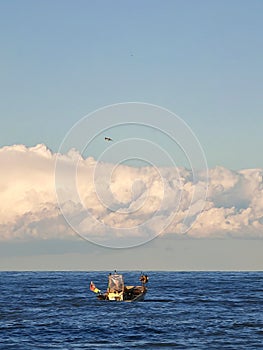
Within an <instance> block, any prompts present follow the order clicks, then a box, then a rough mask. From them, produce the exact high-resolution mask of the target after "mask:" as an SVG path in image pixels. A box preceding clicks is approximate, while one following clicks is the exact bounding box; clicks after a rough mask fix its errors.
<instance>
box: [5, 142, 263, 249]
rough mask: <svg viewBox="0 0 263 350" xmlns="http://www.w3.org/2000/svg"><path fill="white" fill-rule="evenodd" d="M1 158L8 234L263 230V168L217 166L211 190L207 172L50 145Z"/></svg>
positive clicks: (96, 237) (100, 236)
mask: <svg viewBox="0 0 263 350" xmlns="http://www.w3.org/2000/svg"><path fill="white" fill-rule="evenodd" d="M0 164H1V175H0V195H1V202H0V223H1V224H0V239H1V240H14V239H16V240H24V239H31V238H38V239H39V238H40V239H41V238H42V239H57V238H63V239H67V238H71V237H73V236H74V235H75V234H76V233H75V231H74V230H76V231H77V232H78V233H80V234H81V235H82V236H84V237H86V238H88V239H91V240H93V241H96V242H97V243H100V242H102V243H103V241H104V240H105V237H106V239H108V240H112V239H119V238H122V237H123V236H126V238H127V237H130V238H132V237H137V238H138V239H139V240H140V239H141V240H142V241H143V240H147V238H149V239H150V238H152V237H154V236H156V235H158V234H159V233H161V234H169V235H182V234H185V233H186V234H187V235H189V236H192V237H225V236H232V237H233V236H234V237H263V182H262V175H263V170H262V169H245V170H240V171H232V170H229V169H225V168H223V167H216V168H214V169H210V171H209V182H208V191H207V193H206V179H205V175H204V174H202V173H199V174H198V176H197V177H195V178H194V177H193V174H192V173H191V171H190V170H187V169H183V168H156V167H140V168H139V167H138V168H136V167H131V166H127V165H116V164H109V163H98V162H97V161H95V160H94V159H93V158H92V157H89V158H86V159H84V158H83V157H81V156H80V154H79V153H78V152H77V151H75V150H71V151H69V152H68V153H67V154H64V155H63V154H55V153H52V152H51V151H50V150H49V149H48V148H47V147H46V146H45V145H37V146H35V147H30V148H28V147H25V146H23V145H14V146H8V147H3V148H1V149H0ZM55 169H56V170H55ZM204 194H205V196H204ZM200 213H201V214H200ZM189 227H190V229H189ZM138 242H139V241H138Z"/></svg>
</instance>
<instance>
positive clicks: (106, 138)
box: [104, 137, 113, 141]
mask: <svg viewBox="0 0 263 350" xmlns="http://www.w3.org/2000/svg"><path fill="white" fill-rule="evenodd" d="M104 140H105V141H113V139H111V138H110V137H104Z"/></svg>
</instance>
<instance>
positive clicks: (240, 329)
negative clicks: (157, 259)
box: [0, 271, 263, 350]
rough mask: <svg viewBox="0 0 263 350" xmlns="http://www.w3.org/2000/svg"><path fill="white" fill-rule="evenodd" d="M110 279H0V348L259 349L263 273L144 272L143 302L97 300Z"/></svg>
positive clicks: (134, 276)
mask: <svg viewBox="0 0 263 350" xmlns="http://www.w3.org/2000/svg"><path fill="white" fill-rule="evenodd" d="M109 272H110V271H105V272H1V273H0V284H1V288H0V293H1V294H0V295H1V296H0V349H4V350H9V349H10V350H11V349H14V350H20V349H21V350H22V349H23V350H24V349H25V350H30V349H74V350H78V349H208V350H210V349H218V350H221V349H233V350H241V349H244V350H249V349H263V272H158V271H152V272H151V271H147V274H148V276H149V283H148V293H147V294H146V297H145V301H144V302H138V303H124V302H107V301H98V300H97V299H96V295H95V294H94V293H92V292H91V291H90V290H89V284H90V281H91V280H92V281H93V282H94V283H95V284H96V286H97V287H98V288H100V289H102V290H105V289H106V287H107V276H108V273H109ZM123 274H124V278H125V283H126V284H130V285H131V284H139V276H140V271H138V272H123Z"/></svg>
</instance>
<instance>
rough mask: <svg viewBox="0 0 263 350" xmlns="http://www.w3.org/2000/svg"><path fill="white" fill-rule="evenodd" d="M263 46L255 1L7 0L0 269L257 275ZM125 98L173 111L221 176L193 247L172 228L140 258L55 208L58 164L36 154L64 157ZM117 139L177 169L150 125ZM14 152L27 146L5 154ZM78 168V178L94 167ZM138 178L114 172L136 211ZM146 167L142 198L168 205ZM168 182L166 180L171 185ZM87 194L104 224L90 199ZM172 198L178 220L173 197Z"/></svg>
mask: <svg viewBox="0 0 263 350" xmlns="http://www.w3.org/2000/svg"><path fill="white" fill-rule="evenodd" d="M262 38H263V1H261V0H213V1H211V0H198V1H197V0H180V1H179V0H164V1H163V0H132V1H131V0H126V1H121V0H114V1H107V0H98V1H91V0H85V1H84V0H76V1H73V0H56V1H53V0H45V1H44V0H23V1H20V0H10V1H4V0H2V1H0V50H1V55H0V91H1V95H0V96H1V103H0V118H1V119H0V121H1V127H0V161H1V176H0V190H1V193H0V194H1V205H0V224H1V225H0V236H1V235H2V237H0V238H1V239H2V241H1V245H0V253H1V254H0V269H32V268H36V269H102V270H106V269H111V268H113V269H115V268H116V269H117V270H118V269H119V270H122V269H124V268H125V269H157V270H158V269H170V270H173V269H174V270H176V269H208V270H209V269H216V270H220V269H245V270H246V269H252V270H253V269H258V270H260V269H261V270H262V267H263V260H262V244H263V240H262V232H263V220H262V217H263V216H262V208H263V201H262V176H263V173H262V168H263V164H262V155H261V153H262V149H263V137H262V130H263V118H262V110H263V108H262V107H263V99H262V96H263V69H262V62H263V39H262ZM123 102H142V103H149V104H154V105H159V106H161V107H163V108H166V109H168V110H170V111H172V112H173V113H175V114H177V115H178V116H180V117H181V118H182V119H183V120H184V121H185V122H186V123H187V124H188V125H189V127H190V128H191V129H192V131H193V132H194V134H195V135H196V136H197V138H198V139H199V141H200V143H201V145H202V147H203V149H204V152H205V155H206V158H207V163H208V167H209V168H210V169H211V168H214V167H216V166H217V165H219V166H222V167H225V169H224V168H221V167H218V168H215V169H212V170H211V174H210V175H211V182H210V197H209V198H208V200H207V202H206V204H207V207H208V209H207V210H206V212H205V215H203V217H202V216H201V219H200V221H199V226H198V230H199V231H198V234H199V236H198V237H199V238H195V236H194V235H193V236H191V237H190V236H189V237H188V236H186V237H184V238H180V237H179V238H178V237H177V236H176V235H175V236H173V233H174V232H169V234H170V233H171V236H167V237H166V238H165V237H164V238H163V239H162V238H160V239H159V238H158V239H155V240H153V241H151V242H150V243H148V244H145V245H142V246H140V247H137V248H133V249H124V250H116V249H112V250H111V249H106V248H103V247H100V246H98V245H96V244H95V245H94V244H91V243H89V242H87V241H83V240H82V239H81V238H80V237H79V236H77V235H73V236H72V232H68V231H69V228H68V226H67V225H66V222H65V220H64V219H63V217H62V216H61V215H60V214H59V213H58V211H57V200H56V196H55V191H54V180H53V175H54V158H55V156H54V155H53V154H51V153H49V150H48V149H46V148H45V147H44V146H43V147H41V146H38V147H34V146H35V145H37V144H45V145H46V146H47V147H48V148H50V149H51V150H52V151H53V152H57V151H58V150H59V147H60V145H61V143H62V141H63V139H64V137H65V135H66V134H67V133H68V131H69V130H70V129H71V128H72V126H73V125H76V123H78V122H79V120H80V119H81V118H83V117H84V116H85V115H87V114H89V113H91V112H93V111H94V110H97V109H99V108H102V107H104V106H107V105H111V104H116V103H123ZM156 118H157V119H158V117H156ZM155 122H156V119H155ZM96 123H97V124H98V125H99V124H100V120H96ZM96 123H94V125H95V124H96ZM103 125H104V122H103V120H102V121H101V127H102V128H103ZM92 126H93V125H92ZM166 127H167V125H166ZM168 128H169V126H168ZM164 129H165V128H164ZM111 132H112V135H113V138H115V139H117V140H118V141H121V137H120V134H122V136H123V139H124V140H125V138H128V137H129V136H132V137H136V135H139V137H142V136H145V137H146V138H148V140H151V141H153V140H156V138H157V139H158V142H159V143H160V144H161V146H162V147H163V148H164V150H165V151H166V152H167V154H168V155H174V154H175V156H174V158H175V160H176V161H178V160H179V159H180V156H179V152H178V148H175V145H174V143H173V142H170V141H169V140H167V139H164V138H163V135H160V134H159V135H157V133H156V130H154V129H152V130H151V129H150V128H148V129H147V131H146V130H144V129H143V128H140V129H139V128H138V130H137V129H136V125H135V126H134V127H133V128H127V127H126V126H123V127H122V128H119V129H118V128H114V127H113V128H112V130H111ZM83 134H84V136H85V130H83ZM156 135H157V136H158V137H156ZM109 136H111V135H109ZM100 141H101V140H100V135H99V137H98V138H97V139H95V142H94V143H93V144H91V145H90V147H87V148H86V150H85V152H86V154H85V156H93V157H95V159H98V158H99V156H100V155H101V154H104V153H103V152H104V150H105V148H106V147H108V145H109V144H105V142H104V140H103V138H102V143H103V144H101V142H100ZM158 142H157V144H158ZM15 144H21V145H25V146H27V147H31V148H29V149H26V148H25V147H23V146H17V147H10V148H2V147H4V146H12V145H15ZM106 145H107V146H106ZM111 145H112V147H114V145H115V144H114V143H113V144H111ZM135 148H136V147H135ZM138 148H140V147H138ZM108 150H110V147H108ZM112 150H113V151H114V149H112ZM132 150H134V149H132ZM145 150H146V151H147V149H146V147H145ZM122 151H123V152H124V153H125V148H124V147H123V148H122ZM109 153H110V152H109ZM149 153H151V151H149ZM120 154H121V152H120ZM114 155H115V154H114ZM153 155H154V156H155V154H154V152H153ZM73 158H74V157H73ZM117 158H118V157H117ZM63 159H64V158H63ZM103 160H104V159H103ZM106 160H108V159H106ZM81 162H82V163H81ZM81 162H80V163H81V164H82V165H81V166H82V168H81V169H82V170H81V169H80V170H81V171H83V173H81V172H80V174H82V175H81V176H83V178H84V175H85V176H86V173H84V170H85V169H86V165H87V164H88V165H89V164H91V165H90V166H91V167H92V164H93V161H90V160H87V161H86V160H82V161H81ZM124 163H125V162H124ZM159 165H163V164H162V163H161V162H160V163H159V164H157V166H159ZM249 168H259V169H258V170H257V169H254V170H251V171H250V170H248V169H249ZM63 169H64V168H63ZM83 169H84V170H83ZM229 169H233V171H230V170H229ZM240 169H245V170H244V171H239V170H240ZM136 171H137V173H138V174H139V175H138V178H140V176H142V175H143V169H137V170H134V169H132V168H128V167H126V168H125V167H120V178H118V177H117V175H116V178H118V179H120V180H118V181H116V183H115V184H113V185H115V193H116V194H117V195H119V196H120V197H118V196H117V198H120V202H121V203H126V204H127V203H128V200H127V198H126V197H125V196H126V195H127V193H129V190H131V188H130V187H129V186H130V184H131V183H132V180H133V175H134V174H135V175H136V174H137V173H136ZM145 171H146V172H145V174H146V175H144V178H143V180H144V181H145V183H141V182H138V183H137V185H138V186H137V195H138V196H140V195H141V196H142V197H143V191H146V190H145V189H146V188H147V189H148V190H151V188H154V191H155V194H156V197H157V198H158V196H159V197H160V198H161V195H160V193H161V190H160V189H159V188H158V186H157V187H156V186H155V187H151V186H152V184H155V185H156V184H157V185H158V182H154V181H153V179H155V177H156V176H155V174H153V175H151V174H150V175H149V174H148V173H147V171H148V170H147V169H146V170H145ZM66 175H67V174H66ZM135 175H134V176H135ZM188 175H189V174H187V172H186V173H184V174H183V175H182V178H183V180H184V181H185V182H184V183H185V194H186V196H187V194H188V193H191V189H192V188H193V187H192V186H193V183H192V182H191V180H189V179H190V177H189V176H188ZM136 176H137V175H136ZM173 176H174V175H173V174H172V170H171V178H172V181H171V183H172V184H173V183H176V179H175V178H174V177H173ZM123 179H124V180H123ZM129 179H130V180H129ZM66 180H67V176H65V181H66ZM85 180H87V178H86V177H85ZM128 180H129V181H130V182H129V181H128ZM147 181H148V182H147ZM173 181H174V182H173ZM83 183H84V181H83ZM147 184H148V185H147ZM85 185H86V183H85ZM143 185H145V187H143ZM147 186H148V187H147ZM113 187H114V186H113ZM175 187H176V186H175ZM156 189H157V190H156ZM158 189H159V192H160V193H158ZM85 190H86V189H85ZM135 190H136V188H135ZM135 192H136V191H135ZM84 193H85V194H86V195H87V200H90V201H91V202H92V203H91V206H92V205H93V206H94V208H92V209H94V212H95V214H96V215H97V216H99V215H101V217H103V215H104V211H101V208H100V207H99V205H97V203H96V199H94V198H93V197H92V196H93V194H94V191H93V189H92V188H89V189H88V192H85V191H84ZM145 193H147V191H146V192H145ZM167 194H168V195H170V196H171V198H170V197H169V198H167V203H168V199H169V200H170V201H169V203H168V204H167V208H168V209H169V210H167V213H168V214H170V213H172V212H173V210H174V199H173V197H172V196H173V195H174V196H175V192H173V191H172V190H169V191H168V192H167ZM121 196H123V198H121ZM187 198H188V197H187ZM189 198H190V199H191V197H190V196H189ZM132 199H134V198H132ZM161 199H162V198H161ZM93 201H94V202H93ZM94 203H95V204H94ZM186 203H188V202H187V201H186ZM96 205H97V207H96ZM127 206H128V204H127ZM186 207H187V205H186ZM153 208H154V206H153ZM66 209H67V207H66ZM71 209H72V208H71V207H70V208H68V210H69V212H70V210H71ZM73 209H74V208H73ZM104 209H105V208H104ZM106 209H107V208H106ZM146 209H149V211H150V209H151V208H150V205H148V204H147V205H146ZM197 209H198V205H197ZM74 210H75V209H74ZM77 210H78V209H77ZM96 210H97V211H96ZM101 213H102V214H101ZM95 214H94V215H95ZM97 216H96V217H97ZM104 218H106V219H110V218H111V217H110V215H109V217H107V216H106V214H105V216H104ZM161 220H162V218H161ZM87 225H89V223H87ZM84 229H86V226H84ZM92 229H93V227H91V228H90V230H91V231H92ZM97 233H98V232H94V234H97ZM92 234H93V232H92ZM107 234H108V232H107ZM98 236H99V234H98ZM229 237H231V239H228V238H229ZM213 238H217V239H213ZM249 238H252V239H249ZM142 256H143V259H142V260H141V259H140V258H141V257H142ZM127 257H128V258H127ZM126 258H127V259H126ZM125 259H126V261H127V264H126V265H125V266H124V265H123V260H125ZM132 259H133V261H134V263H133V264H130V261H131V260H132ZM109 261H111V263H110V264H109ZM116 261H117V262H118V263H119V264H121V265H117V266H115V265H114V264H115V262H116ZM135 261H136V262H135ZM138 261H139V262H140V263H141V262H142V266H138V265H137V262H138Z"/></svg>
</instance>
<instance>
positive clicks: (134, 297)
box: [90, 271, 148, 302]
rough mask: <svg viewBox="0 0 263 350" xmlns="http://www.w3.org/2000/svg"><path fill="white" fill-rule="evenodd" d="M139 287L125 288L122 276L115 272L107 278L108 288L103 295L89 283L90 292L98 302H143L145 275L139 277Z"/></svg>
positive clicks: (145, 291) (146, 280)
mask: <svg viewBox="0 0 263 350" xmlns="http://www.w3.org/2000/svg"><path fill="white" fill-rule="evenodd" d="M140 281H141V285H140V286H126V285H125V284H124V278H123V275H121V274H118V273H117V272H116V271H115V273H114V274H111V273H110V274H109V276H108V288H107V291H106V292H105V293H102V292H101V291H100V289H98V288H97V287H96V286H95V284H94V283H93V282H92V281H91V282H90V290H91V291H92V292H94V293H96V294H97V298H98V299H99V300H110V301H128V302H133V301H143V300H144V296H145V294H146V293H147V288H146V286H145V285H146V283H147V282H148V276H147V275H143V274H142V275H141V276H140Z"/></svg>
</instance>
